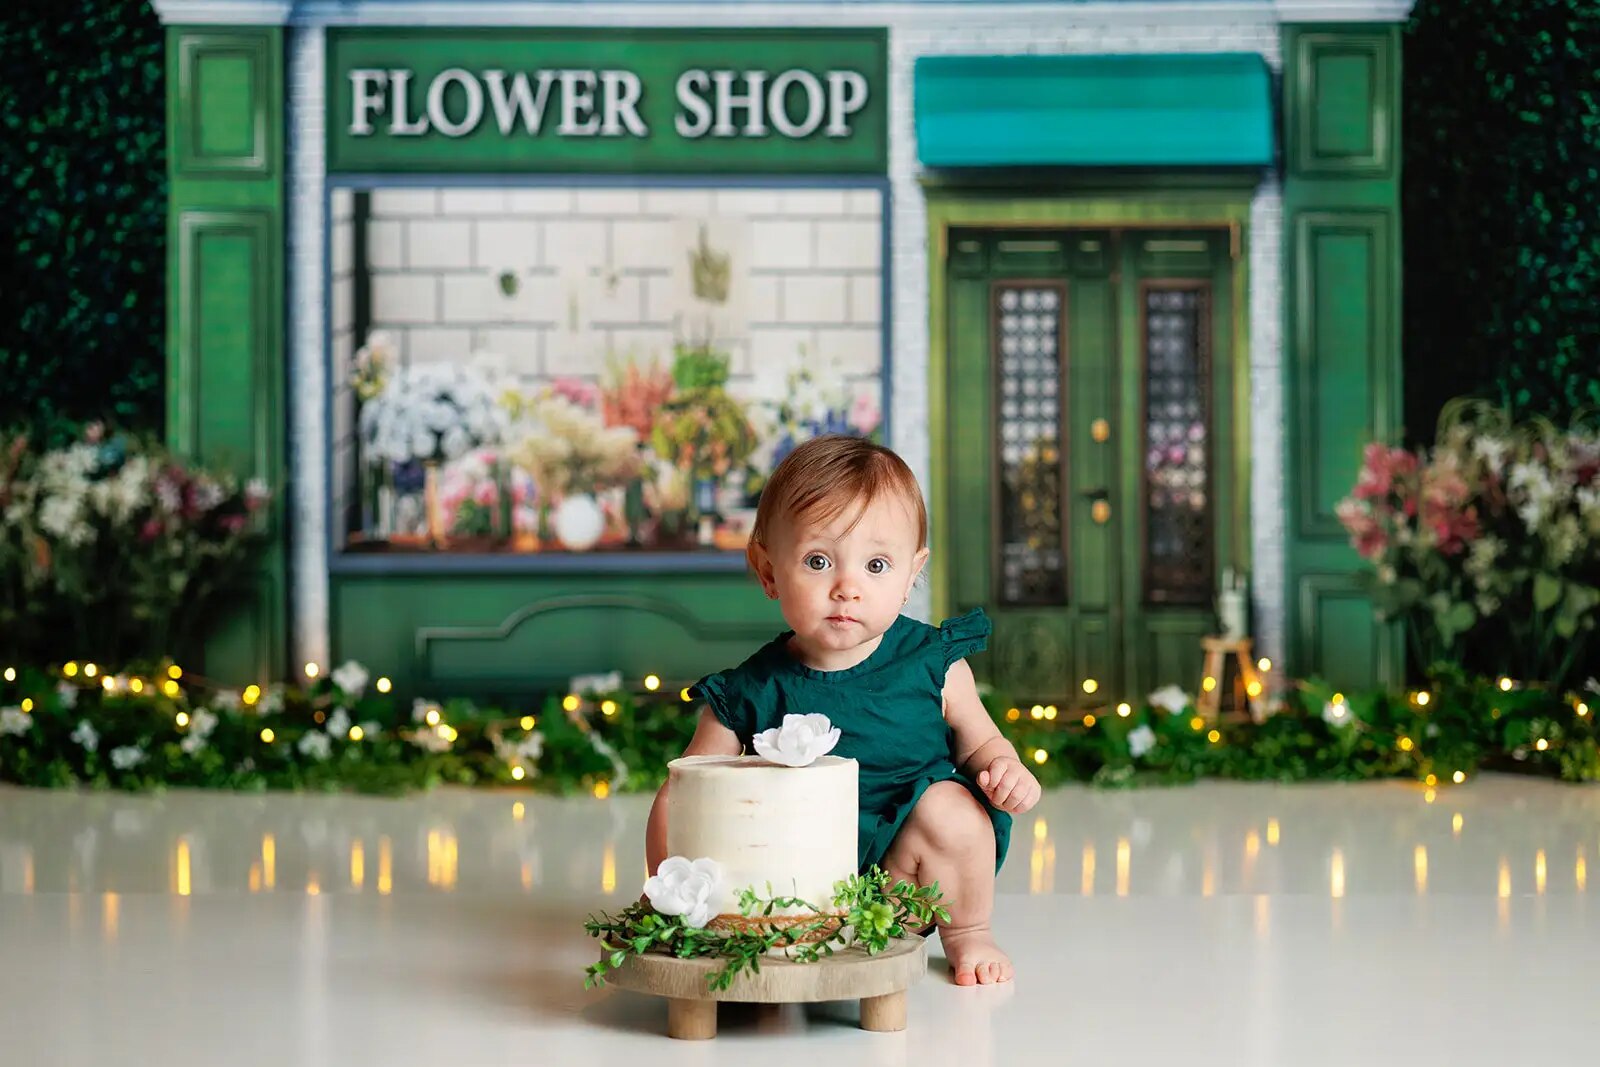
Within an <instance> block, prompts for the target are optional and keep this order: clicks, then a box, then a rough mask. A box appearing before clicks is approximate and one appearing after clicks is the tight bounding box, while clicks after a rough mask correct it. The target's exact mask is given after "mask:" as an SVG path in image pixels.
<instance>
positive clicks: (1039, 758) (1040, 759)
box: [1033, 748, 1050, 763]
mask: <svg viewBox="0 0 1600 1067" xmlns="http://www.w3.org/2000/svg"><path fill="white" fill-rule="evenodd" d="M1049 758H1050V753H1048V752H1046V751H1045V750H1044V749H1042V748H1036V749H1034V750H1033V762H1035V763H1044V762H1045V761H1046V760H1048V759H1049Z"/></svg>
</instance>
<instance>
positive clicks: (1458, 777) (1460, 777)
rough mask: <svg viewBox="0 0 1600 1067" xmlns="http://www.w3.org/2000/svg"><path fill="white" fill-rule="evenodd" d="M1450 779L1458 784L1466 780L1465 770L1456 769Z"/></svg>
mask: <svg viewBox="0 0 1600 1067" xmlns="http://www.w3.org/2000/svg"><path fill="white" fill-rule="evenodd" d="M1450 780H1451V781H1452V782H1454V783H1455V784H1456V785H1460V784H1461V783H1462V782H1464V781H1466V780H1467V772H1466V771H1457V772H1456V773H1454V774H1452V775H1451V776H1450Z"/></svg>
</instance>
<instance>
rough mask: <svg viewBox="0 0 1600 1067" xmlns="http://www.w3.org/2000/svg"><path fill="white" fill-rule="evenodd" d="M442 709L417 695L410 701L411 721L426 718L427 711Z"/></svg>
mask: <svg viewBox="0 0 1600 1067" xmlns="http://www.w3.org/2000/svg"><path fill="white" fill-rule="evenodd" d="M442 710H443V709H441V708H440V707H439V705H437V704H435V703H434V702H433V701H431V700H423V699H422V698H421V697H417V698H416V699H415V700H413V701H412V702H411V721H412V722H424V721H426V720H427V718H428V712H430V711H437V712H442Z"/></svg>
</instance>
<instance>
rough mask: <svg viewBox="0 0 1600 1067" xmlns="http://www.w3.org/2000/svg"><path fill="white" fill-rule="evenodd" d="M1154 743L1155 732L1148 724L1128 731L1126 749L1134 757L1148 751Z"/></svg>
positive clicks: (1136, 757)
mask: <svg viewBox="0 0 1600 1067" xmlns="http://www.w3.org/2000/svg"><path fill="white" fill-rule="evenodd" d="M1155 745H1156V732H1155V731H1154V730H1152V729H1150V727H1149V725H1148V724H1145V725H1141V726H1139V727H1138V728H1136V729H1133V730H1129V731H1128V751H1129V752H1130V753H1132V755H1133V758H1134V759H1138V758H1139V757H1141V756H1143V755H1144V754H1145V753H1146V752H1149V751H1150V750H1151V749H1152V748H1154V747H1155Z"/></svg>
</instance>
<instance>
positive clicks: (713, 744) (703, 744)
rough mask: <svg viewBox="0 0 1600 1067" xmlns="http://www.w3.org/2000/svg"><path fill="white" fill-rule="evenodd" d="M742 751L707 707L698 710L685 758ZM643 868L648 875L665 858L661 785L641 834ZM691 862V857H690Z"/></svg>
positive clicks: (664, 798)
mask: <svg viewBox="0 0 1600 1067" xmlns="http://www.w3.org/2000/svg"><path fill="white" fill-rule="evenodd" d="M740 750H741V746H740V744H739V737H738V735H737V734H735V733H734V732H733V731H732V730H730V729H728V728H727V727H726V726H724V725H722V723H721V722H720V721H718V719H717V716H716V715H715V714H714V713H713V712H712V710H711V709H710V708H708V707H702V708H701V709H700V721H699V723H697V724H696V726H695V729H694V736H693V737H691V738H690V739H689V744H688V746H687V747H685V748H684V750H683V754H684V755H685V756H737V755H738V754H739V752H740ZM644 855H645V866H646V868H647V869H648V870H649V872H650V873H651V874H655V873H656V868H657V867H659V866H661V861H662V860H664V859H666V858H667V786H666V783H665V782H663V783H662V785H661V788H660V789H659V790H658V791H657V792H656V800H655V803H654V804H652V805H650V821H649V822H648V823H646V824H645V831H644ZM690 858H691V859H693V858H694V857H690Z"/></svg>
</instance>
